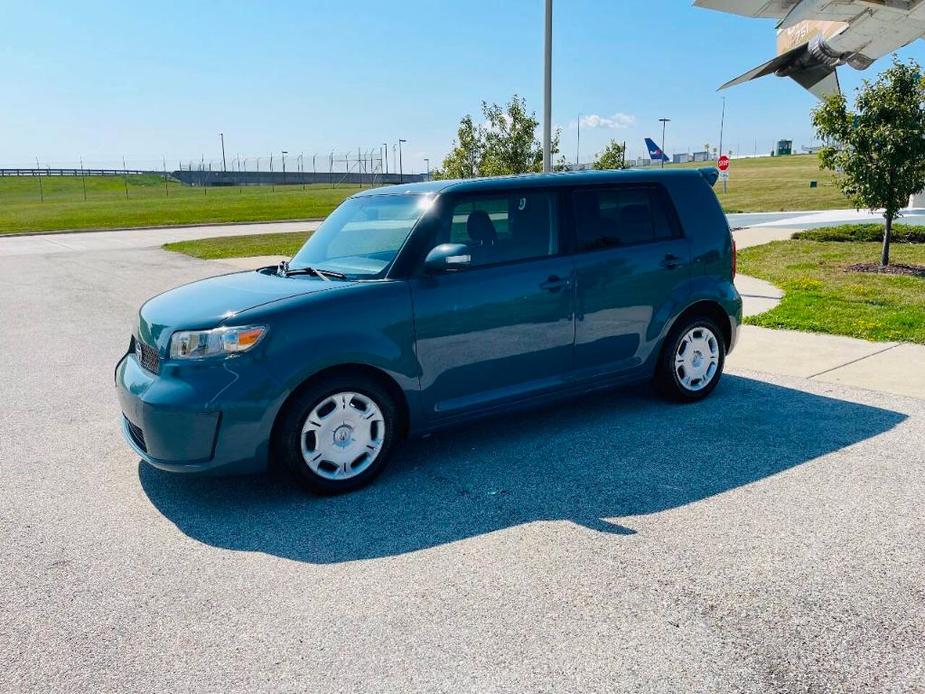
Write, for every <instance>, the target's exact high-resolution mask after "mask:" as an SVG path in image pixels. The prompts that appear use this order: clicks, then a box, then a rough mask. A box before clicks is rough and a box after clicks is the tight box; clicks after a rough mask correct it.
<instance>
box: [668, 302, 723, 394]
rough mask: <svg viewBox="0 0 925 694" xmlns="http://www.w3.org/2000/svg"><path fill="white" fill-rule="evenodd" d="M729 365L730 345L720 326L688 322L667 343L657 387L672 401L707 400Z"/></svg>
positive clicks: (706, 321) (701, 320) (703, 321)
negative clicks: (727, 363) (728, 348)
mask: <svg viewBox="0 0 925 694" xmlns="http://www.w3.org/2000/svg"><path fill="white" fill-rule="evenodd" d="M725 363H726V343H725V341H724V340H723V333H722V331H721V330H720V329H719V327H717V325H716V323H714V322H713V321H712V320H711V319H709V318H706V317H704V316H692V317H691V318H686V319H684V320H682V321H679V322H678V324H676V325H675V326H674V327H673V328H672V329H671V332H669V333H668V337H667V338H666V339H665V345H664V347H663V348H662V353H661V355H660V356H659V361H658V366H657V367H656V370H655V381H654V383H655V387H656V389H657V390H658V391H659V392H660V393H661V394H662V395H663V396H665V397H666V398H668V399H670V400H675V401H678V402H696V401H698V400H703V399H704V398H705V397H707V396H708V395H709V394H710V393H712V392H713V389H714V388H716V385H717V384H718V383H719V379H720V376H722V373H723V366H724V365H725Z"/></svg>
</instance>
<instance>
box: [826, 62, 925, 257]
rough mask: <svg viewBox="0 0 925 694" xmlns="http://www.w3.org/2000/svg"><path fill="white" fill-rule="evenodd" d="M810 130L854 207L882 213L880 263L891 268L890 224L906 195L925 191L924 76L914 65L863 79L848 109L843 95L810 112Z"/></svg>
mask: <svg viewBox="0 0 925 694" xmlns="http://www.w3.org/2000/svg"><path fill="white" fill-rule="evenodd" d="M812 118H813V127H814V128H815V129H816V134H817V136H818V137H819V138H820V139H821V140H822V141H823V142H826V143H828V144H826V145H825V146H823V147H822V149H821V150H819V163H820V166H821V167H822V168H824V169H829V170H832V171H834V172H835V181H836V184H837V185H838V187H839V189H840V190H841V191H842V192H843V193H844V194H845V195H846V196H848V197H849V198H851V200H852V201H853V202H854V203H855V204H856V205H857V206H858V207H866V208H868V209H870V210H871V211H873V210H875V209H881V208H882V209H883V218H884V228H883V250H882V252H881V255H880V264H881V265H889V264H890V236H891V234H892V229H893V220H894V219H896V217H898V216H899V211H900V210H901V209H902V208H903V207H905V206H906V204H907V203H908V200H909V196H910V195H912V194H913V193H916V192H918V191H920V190H922V189H923V188H925V78H923V76H922V74H921V69H920V68H919V66H918V64H917V63H915V61H911V60H910V61H909V62H908V63H902V62H900V61H899V60H898V59H897V58H896V57H895V56H894V57H893V64H892V65H891V66H890V67H889V68H888V69H886V70H884V71H883V73H881V74H880V76H879V77H878V78H877V79H876V81H874V82H870V81H868V80H865V81H864V83H863V84H862V85H861V87H860V88H859V89H858V92H857V97H856V98H855V111H850V110H849V109H848V104H847V100H846V99H845V97H844V95H842V94H834V95H832V96H830V97H828V98H827V99H826V100H825V101H823V103H822V104H820V105H819V106H817V107H816V108H815V109H813V114H812Z"/></svg>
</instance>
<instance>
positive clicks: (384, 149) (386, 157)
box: [382, 142, 389, 174]
mask: <svg viewBox="0 0 925 694" xmlns="http://www.w3.org/2000/svg"><path fill="white" fill-rule="evenodd" d="M382 161H383V162H384V164H383V166H385V173H386V174H388V173H389V146H388V145H387V144H386V143H385V142H383V143H382Z"/></svg>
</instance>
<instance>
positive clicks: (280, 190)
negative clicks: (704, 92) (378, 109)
mask: <svg viewBox="0 0 925 694" xmlns="http://www.w3.org/2000/svg"><path fill="white" fill-rule="evenodd" d="M706 165H712V162H708V163H706ZM674 166H682V167H691V166H704V164H703V163H698V164H678V165H668V166H666V168H673V167H674ZM730 171H731V178H730V180H729V191H728V192H727V193H723V192H722V183H721V182H717V184H716V187H715V190H716V191H717V195H718V196H719V199H720V202H721V203H722V204H723V208H724V209H725V210H726V211H727V212H767V211H779V210H824V209H833V208H845V207H850V204H849V203H848V202H847V201H846V200H845V198H843V197H842V195H841V193H839V192H838V191H837V190H836V189H835V187H834V184H833V182H832V176H831V174H830V173H826V172H821V171H819V166H818V163H817V159H816V156H815V155H794V156H789V157H763V158H759V159H739V160H734V161H733V162H732V165H731V167H730ZM810 180H816V181H818V183H819V187H818V188H810V187H809V182H810ZM41 185H42V189H43V192H44V198H45V199H44V201H42V200H41V199H40V191H39V179H38V178H36V177H32V176H23V177H0V234H4V233H14V232H42V231H56V230H65V229H113V228H120V227H136V226H169V225H174V224H208V223H222V222H264V221H275V220H287V219H312V218H320V217H324V216H325V215H327V214H328V213H329V212H330V211H331V210H332V209H334V207H336V206H337V204H338V203H339V202H340V201H341V200H343V199H344V198H345V197H346V196H348V195H350V194H352V193H354V192H355V191H357V190H358V189H359V188H357V187H356V186H338V187H337V188H331V187H330V186H328V185H326V184H317V185H311V186H306V189H305V190H302V187H301V186H297V185H293V186H277V187H276V190H275V191H273V190H272V189H271V187H270V186H251V187H240V188H198V187H192V186H185V185H182V184H180V183H178V182H176V181H169V182H168V184H167V189H165V187H164V179H163V178H162V177H160V176H157V175H137V176H128V177H127V184H126V179H123V177H121V176H88V177H87V178H86V179H85V180H81V178H80V177H74V176H43V177H42V179H41ZM84 185H86V196H87V199H86V200H84ZM126 188H127V189H128V197H126Z"/></svg>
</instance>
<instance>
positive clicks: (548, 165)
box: [543, 0, 552, 173]
mask: <svg viewBox="0 0 925 694" xmlns="http://www.w3.org/2000/svg"><path fill="white" fill-rule="evenodd" d="M551 148H552V0H546V31H545V41H544V50H543V171H544V172H546V173H548V172H550V171H552V152H550V149H551Z"/></svg>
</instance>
